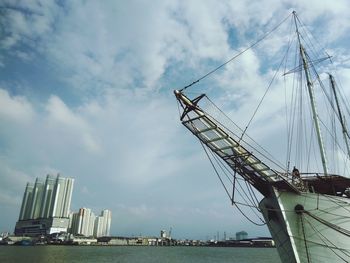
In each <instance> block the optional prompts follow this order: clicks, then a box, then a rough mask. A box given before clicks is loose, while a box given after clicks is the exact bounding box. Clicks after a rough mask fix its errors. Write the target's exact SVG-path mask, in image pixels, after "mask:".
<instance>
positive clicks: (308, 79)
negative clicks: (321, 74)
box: [293, 11, 328, 175]
mask: <svg viewBox="0 0 350 263" xmlns="http://www.w3.org/2000/svg"><path fill="white" fill-rule="evenodd" d="M293 15H294V23H295V27H296V33H297V37H298V42H299V49H300V56H301V59H302V61H303V68H304V71H305V77H306V83H307V88H308V92H309V97H310V103H311V109H312V116H313V120H314V124H315V129H316V133H317V140H318V145H319V148H320V154H321V160H322V166H323V172H324V174H325V175H327V174H328V168H327V161H326V154H325V150H324V145H323V140H322V133H321V129H320V121H319V119H318V114H317V109H316V101H315V95H314V88H313V84H312V81H311V76H310V71H309V66H308V61H307V57H306V52H305V49H304V47H303V45H302V44H301V41H300V33H299V30H298V24H297V18H296V12H295V11H293Z"/></svg>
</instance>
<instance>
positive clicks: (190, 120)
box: [182, 115, 205, 124]
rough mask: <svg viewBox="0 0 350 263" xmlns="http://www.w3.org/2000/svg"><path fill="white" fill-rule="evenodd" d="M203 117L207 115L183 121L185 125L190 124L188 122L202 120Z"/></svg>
mask: <svg viewBox="0 0 350 263" xmlns="http://www.w3.org/2000/svg"><path fill="white" fill-rule="evenodd" d="M203 117H205V115H199V116H198V117H195V118H193V119H189V120H186V121H183V122H182V123H183V124H185V123H188V122H192V121H195V120H198V119H201V118H203Z"/></svg>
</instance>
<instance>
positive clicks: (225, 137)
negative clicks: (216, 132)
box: [207, 135, 228, 143]
mask: <svg viewBox="0 0 350 263" xmlns="http://www.w3.org/2000/svg"><path fill="white" fill-rule="evenodd" d="M227 138H228V135H226V136H223V137H217V138H215V139H212V140H209V141H207V143H212V142H216V141H221V140H224V139H227Z"/></svg>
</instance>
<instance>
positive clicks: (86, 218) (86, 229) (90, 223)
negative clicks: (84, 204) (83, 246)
mask: <svg viewBox="0 0 350 263" xmlns="http://www.w3.org/2000/svg"><path fill="white" fill-rule="evenodd" d="M95 218H96V217H95V214H94V213H93V212H92V211H91V209H90V208H80V209H79V212H77V213H74V214H73V215H72V227H71V233H72V234H74V235H77V234H78V235H84V236H93V234H94V225H95Z"/></svg>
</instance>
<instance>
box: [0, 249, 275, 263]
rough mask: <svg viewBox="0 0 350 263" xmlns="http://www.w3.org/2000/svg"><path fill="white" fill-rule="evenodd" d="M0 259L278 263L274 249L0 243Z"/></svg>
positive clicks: (148, 262)
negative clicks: (20, 245)
mask: <svg viewBox="0 0 350 263" xmlns="http://www.w3.org/2000/svg"><path fill="white" fill-rule="evenodd" d="M0 262H16V263H18V262H50V263H51V262H94V263H95V262H120V263H123V262H141V263H143V262H144V263H158V262H159V263H179V262H194V263H199V262H201V263H213V262H224V263H226V262H230V263H235V262H237V263H238V262H239V263H253V262H254V263H265V262H266V263H280V262H281V261H280V259H279V257H278V254H277V250H276V249H274V248H229V247H224V248H217V247H120V246H110V247H102V246H98V247H94V246H35V247H18V246H0Z"/></svg>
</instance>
